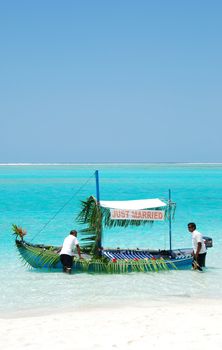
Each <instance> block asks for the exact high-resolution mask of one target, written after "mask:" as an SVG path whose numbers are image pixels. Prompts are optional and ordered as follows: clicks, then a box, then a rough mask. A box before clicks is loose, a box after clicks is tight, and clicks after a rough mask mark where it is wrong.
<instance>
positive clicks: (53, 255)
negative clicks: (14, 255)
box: [15, 240, 193, 273]
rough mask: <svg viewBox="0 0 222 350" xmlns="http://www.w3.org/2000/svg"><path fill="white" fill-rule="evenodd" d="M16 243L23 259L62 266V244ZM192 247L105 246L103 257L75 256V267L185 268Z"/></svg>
mask: <svg viewBox="0 0 222 350" xmlns="http://www.w3.org/2000/svg"><path fill="white" fill-rule="evenodd" d="M15 243H16V247H17V249H18V251H19V254H20V257H21V258H22V260H23V262H25V264H26V265H28V266H29V267H31V268H36V269H44V270H49V271H53V270H62V264H61V261H60V255H59V252H58V250H59V248H58V247H54V246H45V245H34V244H30V243H28V242H25V241H23V240H16V241H15ZM191 252H192V250H191V249H180V250H173V251H166V250H162V251H161V250H156V251H150V250H138V249H136V250H121V249H111V250H110V249H109V250H104V251H103V253H102V257H101V259H93V258H92V257H91V256H90V255H84V254H83V257H84V259H83V260H80V259H78V257H76V256H74V260H73V271H76V272H90V273H93V272H97V273H126V272H149V271H167V270H184V269H188V268H191V266H192V260H193V258H192V256H191Z"/></svg>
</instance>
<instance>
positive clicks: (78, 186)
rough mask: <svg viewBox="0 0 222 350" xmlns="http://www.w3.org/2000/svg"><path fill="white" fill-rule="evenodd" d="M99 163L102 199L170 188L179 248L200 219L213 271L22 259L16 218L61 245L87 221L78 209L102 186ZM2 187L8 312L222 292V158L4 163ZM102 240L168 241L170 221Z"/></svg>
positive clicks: (2, 307) (3, 306) (0, 243)
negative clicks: (50, 265)
mask: <svg viewBox="0 0 222 350" xmlns="http://www.w3.org/2000/svg"><path fill="white" fill-rule="evenodd" d="M96 169H98V170H99V175H100V197H101V199H103V200H118V199H120V200H123V199H125V200H126V199H142V198H156V197H158V198H161V199H167V196H168V189H171V191H172V199H173V200H174V201H175V202H176V204H177V209H176V213H175V219H174V221H173V226H172V229H173V237H172V245H173V248H182V247H190V246H191V237H190V234H189V233H188V232H187V223H188V222H190V221H194V222H196V224H197V226H198V229H199V231H201V232H202V233H203V234H204V235H207V236H210V237H212V238H213V243H214V247H213V248H211V249H209V250H208V254H207V268H206V271H205V272H204V273H198V272H193V271H191V270H186V271H169V272H159V273H155V272H154V273H129V274H124V275H105V274H102V275H98V274H87V273H78V274H73V275H71V276H69V275H65V274H63V273H61V272H47V271H44V272H43V271H39V270H30V269H28V268H27V267H25V266H23V264H22V262H21V261H20V259H19V256H18V253H17V251H16V249H15V245H14V237H13V235H12V233H11V225H12V224H13V223H16V224H18V225H21V226H22V227H24V228H26V229H27V232H28V234H27V237H26V239H27V241H31V242H33V243H47V244H55V245H61V244H62V241H63V238H64V237H65V236H66V235H67V233H68V232H69V231H70V229H72V228H77V230H78V229H81V227H80V226H79V225H77V224H76V222H75V217H76V215H77V213H78V211H79V209H80V200H82V199H85V198H87V196H89V195H91V194H93V195H95V194H96V190H95V179H94V171H95V170H96ZM0 189H1V195H0V213H1V217H0V234H1V239H0V248H1V255H0V266H1V267H0V278H1V285H0V295H1V298H0V313H1V314H9V313H13V312H26V313H28V312H29V311H31V310H32V312H33V310H34V311H36V312H37V311H41V312H52V311H62V310H65V309H66V310H74V309H79V308H87V307H103V306H111V305H120V304H121V305H124V304H125V305H128V304H129V303H130V305H132V304H135V303H137V302H149V301H156V300H168V301H169V302H170V301H173V300H176V299H177V300H178V299H179V300H180V299H183V298H189V300H190V299H195V298H198V297H201V298H203V299H206V298H221V297H222V268H221V265H220V256H221V244H222V235H221V218H222V165H220V164H211V165H206V164H105V165H104V164H97V165H96V164H95V165H41V166H40V165H29V166H25V165H23V166H22V165H20V166H18V165H14V166H12V165H7V166H3V165H2V166H0ZM65 203H66V204H67V205H66V206H64V205H65ZM63 207H64V208H63ZM62 208H63V209H62ZM56 213H57V215H56ZM54 216H55V218H54V219H53V220H52V218H53V217H54ZM47 223H48V224H47ZM46 224H47V225H46ZM103 246H104V247H117V246H118V247H125V248H133V247H140V248H148V247H149V248H161V249H162V248H163V249H168V247H169V239H168V224H167V223H155V224H154V225H153V226H149V227H148V226H145V227H141V228H127V229H112V230H106V231H105V232H104V237H103Z"/></svg>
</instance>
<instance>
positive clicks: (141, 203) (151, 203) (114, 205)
mask: <svg viewBox="0 0 222 350" xmlns="http://www.w3.org/2000/svg"><path fill="white" fill-rule="evenodd" d="M100 205H101V207H104V208H110V209H129V210H140V209H155V208H160V207H165V206H166V205H167V204H166V203H164V202H162V201H161V200H160V199H158V198H154V199H138V200H130V201H100Z"/></svg>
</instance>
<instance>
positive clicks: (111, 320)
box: [0, 300, 222, 350]
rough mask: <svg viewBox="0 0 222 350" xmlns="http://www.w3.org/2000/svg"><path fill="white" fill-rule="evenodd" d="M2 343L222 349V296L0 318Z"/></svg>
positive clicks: (25, 346)
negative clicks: (216, 298) (217, 298)
mask: <svg viewBox="0 0 222 350" xmlns="http://www.w3.org/2000/svg"><path fill="white" fill-rule="evenodd" d="M0 345H1V349H4V350H9V349H10V350H12V349H31V350H34V349H38V350H39V349H47V350H48V349H52V350H56V349H60V350H69V349H70V350H71V349H75V350H82V349H87V350H91V349H104V350H106V349H121V350H122V349H129V350H130V349H170V350H172V349H177V350H178V349H180V350H181V349H186V350H197V349H200V350H205V349H206V350H209V349H211V348H212V349H213V350H219V349H220V350H221V349H222V302H221V301H220V300H217V301H216V300H196V301H184V302H183V301H180V302H179V303H170V304H167V301H166V302H165V303H158V302H155V303H151V304H148V305H147V304H146V305H145V306H141V305H140V306H135V307H122V308H106V309H92V310H84V311H76V312H69V313H58V314H52V315H45V316H34V317H20V318H11V319H8V318H1V319H0Z"/></svg>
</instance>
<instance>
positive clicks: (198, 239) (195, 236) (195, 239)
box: [192, 230, 207, 254]
mask: <svg viewBox="0 0 222 350" xmlns="http://www.w3.org/2000/svg"><path fill="white" fill-rule="evenodd" d="M198 243H201V249H200V252H199V254H203V253H206V251H207V248H206V246H205V243H204V240H203V236H202V234H201V233H200V232H198V231H197V230H194V231H193V232H192V245H193V250H194V253H196V251H197V246H198Z"/></svg>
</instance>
